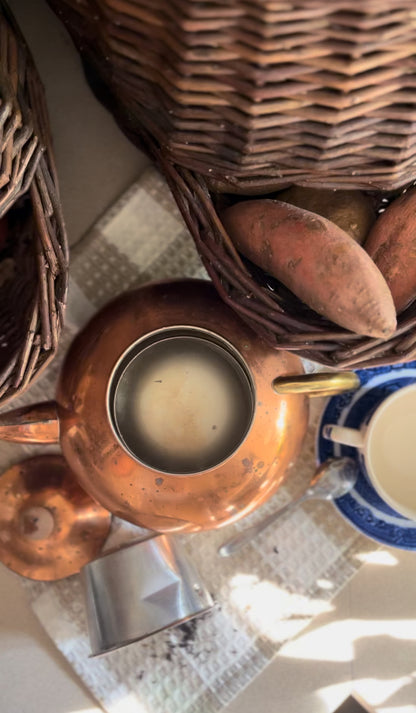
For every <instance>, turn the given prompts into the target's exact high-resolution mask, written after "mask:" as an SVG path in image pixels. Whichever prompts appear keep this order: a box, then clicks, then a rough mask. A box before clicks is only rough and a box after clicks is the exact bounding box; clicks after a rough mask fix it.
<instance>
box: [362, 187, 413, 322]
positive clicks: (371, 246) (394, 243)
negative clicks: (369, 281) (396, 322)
mask: <svg viewBox="0 0 416 713" xmlns="http://www.w3.org/2000/svg"><path fill="white" fill-rule="evenodd" d="M364 248H365V250H367V252H368V254H369V255H370V257H372V259H373V260H374V262H375V264H376V265H377V267H378V268H379V270H380V272H381V273H382V274H383V275H384V278H385V280H386V282H387V284H388V286H389V288H390V292H391V294H392V296H393V302H394V305H395V307H396V311H397V313H398V314H400V312H403V310H404V309H406V307H408V305H409V304H410V303H411V302H412V301H413V300H414V299H415V297H416V190H415V189H412V190H410V191H407V193H403V195H402V196H400V198H396V200H395V201H393V203H391V204H390V205H389V207H388V208H387V209H386V210H385V212H384V213H382V214H381V215H380V216H379V217H378V218H377V220H376V222H375V224H374V225H373V227H372V229H371V230H370V233H369V235H368V238H367V240H366V242H365V244H364Z"/></svg>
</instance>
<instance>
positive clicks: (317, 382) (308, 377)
mask: <svg viewBox="0 0 416 713" xmlns="http://www.w3.org/2000/svg"><path fill="white" fill-rule="evenodd" d="M272 386H273V389H274V391H276V393H277V394H308V395H309V396H330V395H331V394H340V393H342V392H343V391H355V389H358V388H359V386H360V379H359V377H358V376H357V374H356V373H355V372H354V371H337V372H334V373H332V374H329V373H319V374H303V375H302V376H278V377H277V378H276V379H274V380H273V383H272Z"/></svg>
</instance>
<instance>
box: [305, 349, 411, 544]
mask: <svg viewBox="0 0 416 713" xmlns="http://www.w3.org/2000/svg"><path fill="white" fill-rule="evenodd" d="M357 374H358V375H359V377H360V382H361V387H360V389H358V391H355V392H347V393H345V394H340V395H339V396H334V397H332V398H331V399H330V400H329V401H328V403H327V405H326V408H325V410H324V413H323V414H322V418H321V422H320V424H319V426H318V434H317V457H318V461H319V462H320V463H322V462H323V461H324V460H326V459H327V458H333V457H340V456H350V457H351V458H354V459H355V460H356V461H357V462H358V464H359V466H360V471H359V477H358V480H357V484H356V486H355V488H354V489H353V490H352V491H351V493H348V495H345V496H344V497H343V498H339V499H338V500H336V501H335V506H336V507H337V509H338V510H339V512H340V513H341V514H342V515H343V516H344V517H345V518H346V519H347V520H348V521H349V522H350V523H351V524H352V525H354V526H355V527H356V528H357V529H358V530H359V531H360V532H362V533H364V534H365V535H368V536H369V537H371V538H373V539H374V540H376V541H377V542H380V543H381V544H386V545H390V546H393V547H398V548H400V549H407V550H416V521H413V520H408V519H407V518H405V517H403V516H402V515H400V514H399V513H397V512H396V511H395V510H393V509H392V508H391V507H390V506H389V505H387V503H385V502H384V500H382V498H381V497H380V496H379V495H378V493H377V492H376V491H375V490H374V488H373V486H372V484H371V482H370V480H369V478H368V476H367V473H366V469H365V467H364V465H363V459H362V456H361V454H360V453H359V451H357V449H355V448H351V447H349V446H344V445H341V444H338V443H333V442H332V441H327V440H326V439H324V438H323V436H322V428H323V426H324V425H325V424H327V423H338V424H340V425H343V426H349V427H351V428H359V427H360V426H361V425H362V424H363V423H365V422H366V421H367V420H368V419H369V417H370V416H371V414H372V412H373V411H374V409H375V408H377V406H378V405H379V404H380V403H381V401H383V400H384V399H385V398H386V397H387V396H389V395H390V394H391V393H394V392H395V391H397V390H398V389H401V388H403V387H404V386H408V385H409V384H413V383H415V382H416V362H414V361H413V362H408V363H407V364H395V365H393V366H387V367H376V368H373V369H365V370H361V371H357Z"/></svg>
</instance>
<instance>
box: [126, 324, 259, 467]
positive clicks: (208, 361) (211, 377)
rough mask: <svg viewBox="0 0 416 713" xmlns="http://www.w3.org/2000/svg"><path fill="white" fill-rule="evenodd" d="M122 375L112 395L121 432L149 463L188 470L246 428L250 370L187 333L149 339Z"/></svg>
mask: <svg viewBox="0 0 416 713" xmlns="http://www.w3.org/2000/svg"><path fill="white" fill-rule="evenodd" d="M125 378H126V379H127V380H126V381H125V384H124V388H123V389H122V390H121V391H119V394H118V398H117V402H116V419H117V422H118V425H119V428H120V432H121V433H122V434H123V438H124V440H125V442H126V444H127V446H128V447H129V448H130V449H131V451H132V452H133V453H134V454H136V455H137V457H138V458H139V459H140V460H142V461H143V462H145V463H146V464H148V465H150V466H151V467H153V468H156V469H158V470H162V471H165V472H174V473H191V472H198V471H200V470H204V469H207V468H210V467H213V466H215V465H216V464H217V463H219V462H221V461H222V460H224V459H225V458H226V457H227V456H228V455H230V454H231V453H232V452H233V450H234V449H235V448H236V447H237V446H238V445H239V443H240V442H241V440H242V439H243V438H244V436H245V434H246V433H247V430H248V428H249V425H250V421H251V416H252V395H251V390H250V385H249V383H248V380H247V377H246V376H245V374H244V372H243V370H242V368H241V367H240V366H239V365H238V364H236V363H235V361H234V359H233V358H232V356H230V355H229V354H227V352H226V351H225V350H224V349H222V348H221V347H219V346H217V345H216V344H212V343H210V342H209V341H207V340H205V339H198V338H195V337H190V336H189V337H188V336H185V337H179V338H172V339H166V340H164V341H162V342H158V343H156V344H153V345H152V346H150V347H149V348H147V349H145V350H144V351H143V353H141V354H139V355H138V357H137V358H136V359H135V360H134V362H132V364H131V365H130V367H129V368H128V370H127V371H126V377H125ZM122 421H123V423H121V422H122Z"/></svg>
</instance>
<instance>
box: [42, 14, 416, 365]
mask: <svg viewBox="0 0 416 713" xmlns="http://www.w3.org/2000/svg"><path fill="white" fill-rule="evenodd" d="M49 3H50V5H51V6H52V7H53V8H54V9H55V10H56V12H57V14H58V16H59V17H61V19H62V20H63V21H64V22H65V24H66V26H67V27H68V29H69V31H70V33H71V35H72V38H73V40H74V42H75V44H76V46H77V47H78V49H79V51H80V53H81V56H82V58H83V60H84V66H85V68H86V70H87V75H88V78H89V80H90V82H91V83H92V86H93V88H94V90H95V92H96V93H97V95H98V97H99V98H100V99H101V101H103V102H104V103H105V104H106V105H107V106H108V107H109V108H110V109H111V111H112V112H113V113H114V115H115V116H116V118H117V120H118V121H119V123H120V125H121V126H122V128H123V129H124V131H125V132H126V133H127V135H128V136H129V137H130V138H131V139H132V140H133V141H134V142H135V143H136V144H137V145H139V146H140V147H141V148H145V150H147V151H148V153H149V154H150V155H151V156H152V157H153V158H154V159H155V160H156V161H157V162H158V164H159V166H160V167H161V169H162V171H163V173H164V174H165V176H166V177H167V180H168V182H169V184H170V187H171V190H172V192H173V194H174V196H175V199H176V201H177V203H178V205H179V207H180V209H181V212H182V215H183V217H184V219H185V222H186V224H187V226H188V228H189V230H190V232H191V234H192V235H193V238H194V240H195V243H196V245H197V248H198V250H199V253H200V255H201V257H202V260H203V262H204V264H205V267H206V269H207V271H208V273H209V275H210V277H211V278H212V280H213V282H214V284H215V286H216V288H217V290H218V292H219V294H220V295H221V297H222V298H223V299H224V301H225V302H226V303H227V304H229V305H230V306H231V307H232V308H233V309H235V310H236V311H237V312H238V314H239V315H240V316H241V317H242V319H244V320H245V321H246V322H248V323H249V324H250V325H251V326H252V327H253V328H254V329H255V330H256V331H257V333H258V334H259V335H261V336H262V337H263V338H265V339H266V340H267V341H268V342H269V343H270V344H272V345H273V346H275V347H277V348H280V349H287V350H291V351H296V352H299V353H300V354H301V355H303V356H305V357H308V358H311V359H314V360H315V361H318V362H320V363H322V364H325V365H328V366H333V367H338V368H352V367H360V366H364V367H367V366H375V365H378V364H390V363H394V362H400V361H405V360H408V359H410V358H412V357H415V356H416V304H415V305H414V306H411V307H410V308H409V309H408V310H406V311H405V312H404V313H403V314H402V315H400V317H399V319H398V329H397V331H396V333H395V334H394V335H393V337H392V338H391V339H390V340H388V341H383V340H380V339H370V338H367V337H358V336H357V335H355V334H352V333H351V332H347V331H345V330H342V329H341V328H339V327H337V326H336V325H334V324H332V323H330V322H327V321H325V320H324V319H323V318H321V317H319V316H318V315H316V314H315V313H312V312H311V311H310V310H308V309H307V308H305V306H304V305H302V304H301V303H300V302H299V301H298V300H296V298H294V296H293V295H290V294H288V293H287V291H285V290H284V288H283V287H282V286H281V285H280V286H279V285H277V289H276V284H274V285H272V284H271V282H270V280H268V278H267V276H266V275H264V274H263V273H261V271H259V270H257V269H256V268H255V267H254V266H250V265H249V266H247V264H245V263H244V262H243V261H242V259H241V258H240V256H239V255H238V254H237V252H236V250H235V248H234V247H233V245H232V242H231V240H230V238H229V236H228V235H227V233H226V231H225V229H224V227H223V225H222V223H221V219H220V216H219V211H218V206H220V205H221V200H222V194H224V193H242V194H245V195H247V196H248V195H252V194H272V193H273V192H274V191H275V190H276V189H277V188H282V187H284V186H287V185H290V184H291V183H296V184H303V185H318V186H321V187H325V188H329V187H337V188H349V189H351V188H356V189H358V188H364V189H366V190H368V191H371V192H372V191H375V190H376V189H377V190H376V192H377V191H381V190H384V191H388V195H389V196H390V195H391V192H392V191H393V190H396V191H397V190H399V189H401V188H403V187H404V186H407V185H409V184H410V183H412V182H413V180H414V179H415V177H416V153H415V152H416V141H415V139H414V136H415V128H416V55H415V48H416V22H415V9H414V0H346V1H345V2H342V3H341V2H339V0H327V2H323V1H322V0H298V1H297V2H296V4H294V3H293V4H292V3H290V2H289V3H282V2H280V1H279V2H277V1H276V0H245V2H242V1H240V0H233V2H228V3H227V2H223V0H211V1H208V2H202V1H201V2H200V1H199V0H153V2H151V3H149V2H148V0H134V2H133V0H49ZM382 195H383V196H385V195H386V194H385V193H383V194H380V198H381V196H382Z"/></svg>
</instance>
